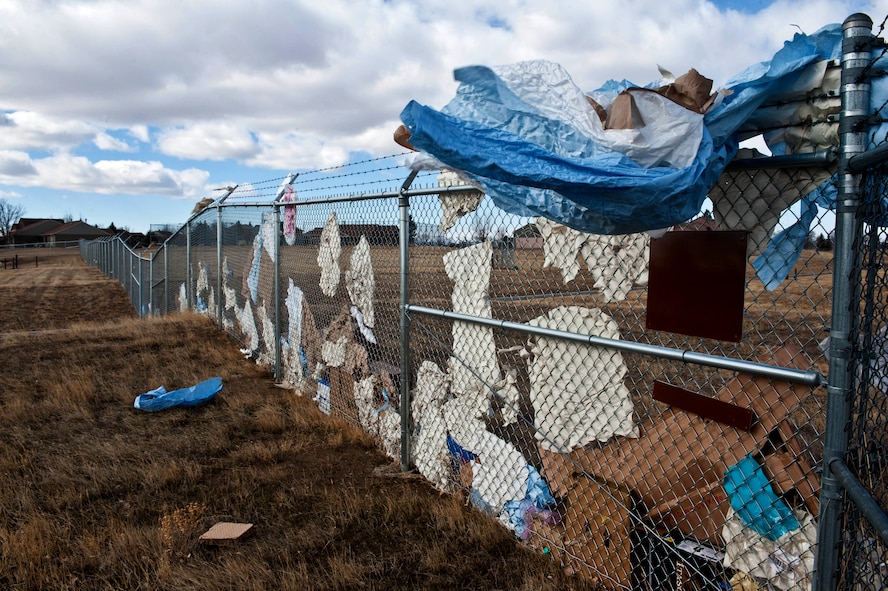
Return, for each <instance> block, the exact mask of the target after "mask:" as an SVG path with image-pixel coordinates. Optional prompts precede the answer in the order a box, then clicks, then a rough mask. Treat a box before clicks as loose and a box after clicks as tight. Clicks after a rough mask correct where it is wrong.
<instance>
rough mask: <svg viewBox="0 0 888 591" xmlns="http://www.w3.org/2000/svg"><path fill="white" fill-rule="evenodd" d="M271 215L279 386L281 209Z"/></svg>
mask: <svg viewBox="0 0 888 591" xmlns="http://www.w3.org/2000/svg"><path fill="white" fill-rule="evenodd" d="M272 215H273V223H274V383H275V384H280V383H281V381H282V380H283V372H282V371H281V228H280V225H281V209H280V206H278V205H277V204H275V205H274V212H273V214H272ZM290 346H292V343H291V344H290ZM296 346H297V347H298V346H299V345H298V344H297V345H296Z"/></svg>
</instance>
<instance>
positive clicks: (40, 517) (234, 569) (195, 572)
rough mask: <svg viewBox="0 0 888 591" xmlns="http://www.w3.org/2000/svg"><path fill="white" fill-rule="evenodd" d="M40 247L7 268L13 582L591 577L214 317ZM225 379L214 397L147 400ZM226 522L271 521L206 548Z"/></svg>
mask: <svg viewBox="0 0 888 591" xmlns="http://www.w3.org/2000/svg"><path fill="white" fill-rule="evenodd" d="M21 254H22V253H20V255H21ZM50 255H51V256H50ZM40 257H44V253H40ZM26 259H27V257H25V256H22V261H23V264H21V266H20V268H19V269H17V270H5V271H3V270H0V331H2V332H0V588H3V589H23V590H27V589H79V590H80V589H86V590H90V589H96V590H98V589H144V590H154V589H391V590H394V589H572V588H575V589H584V588H589V587H586V586H585V584H584V583H583V581H581V580H578V579H576V578H568V577H567V576H566V575H565V574H564V573H563V571H562V570H561V568H560V567H559V566H558V565H557V564H555V562H554V561H553V560H552V559H550V558H548V557H546V556H544V555H541V554H538V553H534V552H531V551H530V550H529V549H527V548H525V547H523V546H521V545H519V544H518V543H517V541H516V540H515V538H514V536H513V534H512V533H510V532H509V531H507V530H506V529H505V528H503V527H501V526H500V525H499V524H498V523H497V522H495V521H494V520H492V519H490V518H488V517H485V516H484V515H483V514H481V513H479V512H477V511H474V510H472V509H470V508H469V507H466V506H465V503H464V501H463V500H462V499H460V498H459V497H456V496H441V495H439V494H438V493H437V492H436V491H435V490H434V489H433V488H432V487H431V486H430V485H428V484H427V483H426V482H425V481H424V480H422V479H419V478H413V477H403V476H401V475H399V474H398V473H397V471H396V470H392V466H391V463H390V461H389V460H388V459H387V458H386V457H385V456H384V455H383V454H382V452H381V451H379V450H378V449H377V447H376V446H375V445H374V443H373V442H372V441H371V440H370V439H369V438H368V437H367V436H366V435H365V434H364V433H363V432H362V431H360V430H359V429H357V428H356V427H354V426H353V425H350V424H346V423H344V422H339V421H336V420H335V419H331V418H329V417H327V416H325V415H322V414H321V413H320V412H319V411H318V410H317V406H316V405H315V404H314V403H313V402H312V401H311V400H310V399H307V398H302V397H298V396H296V395H295V394H294V393H293V392H292V391H289V390H284V389H280V388H277V387H275V386H274V384H273V380H272V379H271V377H270V375H269V374H268V373H267V371H266V370H265V369H263V368H260V367H258V366H257V365H255V364H254V363H252V362H250V361H247V360H245V359H244V358H243V357H242V356H241V355H240V354H239V352H238V351H237V347H236V346H235V345H234V344H233V343H232V342H231V341H230V340H229V339H228V337H226V336H225V335H224V334H223V333H221V332H219V331H217V330H216V328H215V324H214V323H213V322H211V321H209V320H207V319H206V318H203V317H197V316H192V315H172V316H169V317H165V318H162V319H146V320H138V319H136V318H135V315H134V313H133V310H132V307H131V306H130V304H129V301H128V299H127V297H126V295H125V294H124V293H123V291H122V289H121V288H120V286H119V285H118V284H117V283H116V282H114V281H112V280H108V279H105V278H104V277H103V276H102V275H101V273H100V272H99V271H98V270H96V269H93V268H88V267H87V266H86V265H85V264H84V263H83V261H82V260H81V259H80V257H79V253H78V252H77V251H76V250H74V251H62V252H55V251H51V252H47V253H46V256H45V258H40V259H39V261H38V264H27V260H26ZM33 262H34V261H33V260H32V263H33ZM212 376H221V377H222V378H223V383H224V389H223V390H222V392H221V393H220V394H219V395H218V396H217V397H216V399H214V400H213V401H212V402H210V403H208V404H206V405H203V406H200V407H196V408H192V409H171V410H168V411H164V412H161V413H158V414H150V413H145V412H142V411H139V410H136V409H134V408H133V406H132V403H133V399H134V398H135V396H136V395H137V394H139V393H142V392H145V391H147V390H151V389H154V388H156V387H158V386H161V385H163V386H166V387H167V388H168V389H173V388H180V387H186V386H190V385H192V384H194V383H196V382H198V381H201V380H203V379H206V378H209V377H212ZM218 521H235V522H246V523H252V524H254V533H253V535H252V536H250V537H249V538H247V539H245V540H243V541H241V542H239V543H238V544H237V545H235V546H230V547H228V546H225V547H215V546H206V545H201V544H199V543H198V540H197V538H198V536H199V535H200V534H201V533H203V532H204V531H206V530H207V529H208V528H209V527H210V526H211V525H212V524H213V523H215V522H218Z"/></svg>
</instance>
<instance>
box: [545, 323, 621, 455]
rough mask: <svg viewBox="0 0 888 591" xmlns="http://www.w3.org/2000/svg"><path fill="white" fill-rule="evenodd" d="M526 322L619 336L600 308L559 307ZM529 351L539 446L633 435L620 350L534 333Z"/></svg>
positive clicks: (567, 446) (567, 447)
mask: <svg viewBox="0 0 888 591" xmlns="http://www.w3.org/2000/svg"><path fill="white" fill-rule="evenodd" d="M529 324H531V325H533V326H539V327H543V328H551V329H556V330H563V331H568V332H576V333H580V334H584V335H592V336H599V337H605V338H611V339H618V338H620V333H619V329H618V327H617V323H616V322H614V320H613V319H612V318H611V317H610V316H608V315H607V314H605V313H603V312H602V311H601V310H599V309H590V308H581V307H577V306H560V307H558V308H554V309H553V310H551V311H550V312H549V313H548V314H546V315H544V316H539V317H537V318H534V319H533V320H531V321H530V323H529ZM533 354H534V360H533V363H532V364H531V367H530V400H531V403H532V404H533V408H534V412H535V414H534V416H535V423H536V438H537V439H538V440H539V442H540V446H542V447H543V448H545V449H547V450H549V451H554V452H560V453H566V452H569V451H571V450H574V449H577V448H578V447H582V446H584V445H586V444H588V443H591V442H593V441H602V442H604V441H607V440H608V439H610V438H611V437H613V436H617V435H620V436H637V432H636V428H635V426H634V425H633V423H632V411H633V406H632V399H631V397H630V395H629V389H628V388H626V386H625V385H624V384H623V377H624V376H625V375H626V371H627V370H626V364H625V363H624V362H623V357H622V355H621V354H620V353H619V352H618V351H613V350H608V349H602V348H599V347H591V346H588V345H584V344H581V343H574V342H569V341H565V340H563V339H556V338H549V337H536V342H535V344H534V346H533Z"/></svg>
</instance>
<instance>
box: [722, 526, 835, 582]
mask: <svg viewBox="0 0 888 591" xmlns="http://www.w3.org/2000/svg"><path fill="white" fill-rule="evenodd" d="M796 518H797V519H798V520H799V523H800V524H801V527H799V528H798V529H795V530H792V531H790V532H787V533H785V534H783V535H782V536H780V537H779V538H778V539H777V540H776V541H772V540H769V539H768V538H766V537H764V536H762V535H760V534H759V533H757V532H755V531H753V530H752V529H750V528H748V527H746V526H745V525H743V522H742V521H741V520H740V518H739V517H738V516H737V514H736V513H734V510H733V509H728V513H727V516H726V520H725V525H724V527H723V528H722V538H724V540H725V558H724V561H723V564H724V566H726V567H729V568H732V569H736V570H739V571H742V572H745V573H747V574H749V575H752V576H753V577H755V578H756V579H758V580H759V581H762V582H767V584H768V585H770V588H773V589H778V590H779V591H808V590H809V589H811V583H812V578H813V574H814V544H815V543H816V540H817V524H816V522H815V521H814V518H813V517H811V515H810V514H809V513H807V512H805V511H796Z"/></svg>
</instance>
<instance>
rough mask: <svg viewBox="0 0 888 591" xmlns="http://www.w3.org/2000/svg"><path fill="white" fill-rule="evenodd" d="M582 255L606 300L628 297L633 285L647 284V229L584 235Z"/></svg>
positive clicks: (648, 245) (648, 238) (648, 250)
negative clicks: (614, 233) (632, 232)
mask: <svg viewBox="0 0 888 591" xmlns="http://www.w3.org/2000/svg"><path fill="white" fill-rule="evenodd" d="M584 238H585V239H584V240H583V244H582V246H580V255H581V256H582V258H583V260H584V261H585V263H586V267H588V268H589V271H590V272H591V273H592V277H593V279H594V280H595V287H597V288H598V289H599V291H600V293H601V295H602V297H603V298H604V300H605V301H607V302H616V301H619V300H625V299H626V295H627V294H628V293H629V291H630V290H631V289H632V286H633V285H647V280H648V258H649V256H650V236H649V235H648V234H647V233H645V232H640V233H636V234H620V235H616V236H604V235H600V234H585V235H584Z"/></svg>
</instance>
